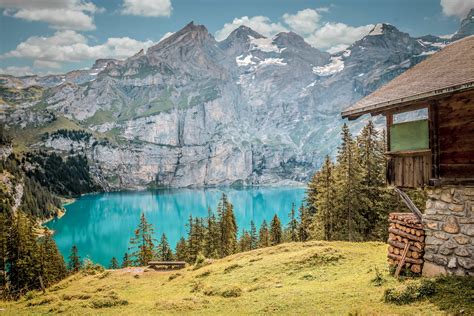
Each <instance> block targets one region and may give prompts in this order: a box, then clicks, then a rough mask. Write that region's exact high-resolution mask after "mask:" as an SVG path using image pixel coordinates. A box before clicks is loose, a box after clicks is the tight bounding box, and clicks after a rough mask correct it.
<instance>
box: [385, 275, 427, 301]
mask: <svg viewBox="0 0 474 316" xmlns="http://www.w3.org/2000/svg"><path fill="white" fill-rule="evenodd" d="M435 292H436V286H435V283H434V282H433V281H430V280H422V281H421V283H420V284H409V285H407V286H406V287H404V288H401V289H395V288H389V289H386V290H385V293H384V301H385V302H386V303H393V304H396V305H405V304H410V303H413V302H415V301H419V300H422V299H425V298H428V297H431V296H433V295H434V294H435Z"/></svg>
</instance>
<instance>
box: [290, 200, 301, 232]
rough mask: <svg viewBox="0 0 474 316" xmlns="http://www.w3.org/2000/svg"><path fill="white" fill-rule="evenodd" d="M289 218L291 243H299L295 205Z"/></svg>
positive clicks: (292, 206)
mask: <svg viewBox="0 0 474 316" xmlns="http://www.w3.org/2000/svg"><path fill="white" fill-rule="evenodd" d="M289 217H290V221H289V222H288V239H289V241H298V240H299V238H298V237H299V236H298V221H297V220H296V213H295V203H293V204H292V205H291V211H290V214H289Z"/></svg>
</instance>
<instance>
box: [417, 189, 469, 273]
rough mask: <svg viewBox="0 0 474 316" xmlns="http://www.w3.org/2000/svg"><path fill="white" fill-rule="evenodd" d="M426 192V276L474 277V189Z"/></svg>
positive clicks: (424, 216) (424, 220)
mask: <svg viewBox="0 0 474 316" xmlns="http://www.w3.org/2000/svg"><path fill="white" fill-rule="evenodd" d="M427 192H428V200H427V201H426V210H425V214H424V215H423V224H424V226H425V233H426V240H425V243H426V245H425V255H424V260H425V264H424V266H423V275H426V276H434V275H438V274H456V275H474V187H456V186H452V187H443V188H432V189H428V191H427Z"/></svg>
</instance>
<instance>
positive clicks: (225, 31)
mask: <svg viewBox="0 0 474 316" xmlns="http://www.w3.org/2000/svg"><path fill="white" fill-rule="evenodd" d="M242 25H245V26H248V27H250V28H251V29H253V30H254V31H256V32H258V33H260V34H262V35H263V36H267V37H269V36H273V35H275V34H276V33H279V32H286V31H288V29H287V28H286V27H284V26H283V25H281V24H280V23H272V22H271V20H270V19H269V18H268V17H266V16H254V17H251V18H249V17H248V16H243V17H241V18H235V19H234V20H233V21H232V22H231V23H225V24H224V26H223V27H222V29H220V30H218V31H217V32H216V39H217V40H218V41H221V40H224V39H226V38H227V36H229V34H230V33H232V31H233V30H235V29H236V28H238V27H239V26H242Z"/></svg>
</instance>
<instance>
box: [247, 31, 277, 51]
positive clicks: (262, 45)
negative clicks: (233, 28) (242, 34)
mask: <svg viewBox="0 0 474 316" xmlns="http://www.w3.org/2000/svg"><path fill="white" fill-rule="evenodd" d="M249 38H250V42H251V43H252V44H253V45H254V46H253V47H252V49H258V50H261V51H262V52H266V53H270V52H275V53H280V52H281V50H280V49H279V48H278V47H277V46H276V45H274V44H273V39H271V38H265V37H262V38H255V37H252V36H251V35H249Z"/></svg>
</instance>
